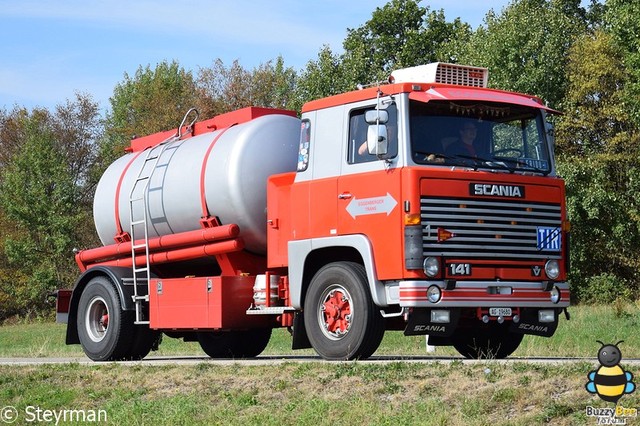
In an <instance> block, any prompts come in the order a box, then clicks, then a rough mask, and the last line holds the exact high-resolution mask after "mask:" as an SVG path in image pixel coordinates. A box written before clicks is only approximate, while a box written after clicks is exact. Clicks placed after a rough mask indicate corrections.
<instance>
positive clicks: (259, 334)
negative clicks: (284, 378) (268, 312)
mask: <svg viewBox="0 0 640 426" xmlns="http://www.w3.org/2000/svg"><path fill="white" fill-rule="evenodd" d="M270 339H271V329H270V328H254V329H251V330H246V331H239V332H237V334H236V342H235V348H234V351H233V354H234V355H235V357H236V358H255V357H257V356H258V355H260V354H261V353H262V351H264V349H265V348H266V347H267V345H268V344H269V340H270Z"/></svg>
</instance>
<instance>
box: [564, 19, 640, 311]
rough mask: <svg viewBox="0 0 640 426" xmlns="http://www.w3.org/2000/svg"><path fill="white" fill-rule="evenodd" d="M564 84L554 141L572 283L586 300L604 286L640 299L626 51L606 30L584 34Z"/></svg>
mask: <svg viewBox="0 0 640 426" xmlns="http://www.w3.org/2000/svg"><path fill="white" fill-rule="evenodd" d="M567 80H568V90H567V96H566V99H565V101H564V105H565V109H566V115H565V116H564V117H562V119H561V120H559V122H558V125H557V136H558V148H559V149H558V151H559V153H560V154H561V157H560V158H561V161H560V167H559V171H560V173H561V174H562V175H563V177H564V178H565V181H566V184H567V194H568V201H567V203H568V206H567V207H568V213H569V218H570V220H571V222H572V224H573V232H572V243H573V244H572V247H573V249H572V265H573V273H572V276H573V282H574V283H575V284H576V288H577V289H578V294H579V295H580V296H581V297H582V299H586V300H589V299H592V298H593V295H594V294H598V292H597V289H598V288H600V287H601V286H602V285H603V284H602V282H605V283H614V284H615V285H614V287H615V288H616V291H617V293H618V294H622V293H620V292H621V291H623V290H624V291H628V290H629V289H630V288H631V289H633V290H636V291H637V290H638V286H637V282H638V278H640V275H639V273H638V270H639V268H640V254H639V253H638V251H637V247H638V246H640V215H639V214H638V213H639V211H640V202H639V200H638V197H637V194H638V192H637V191H638V189H639V184H638V175H639V173H640V167H639V166H638V162H637V161H638V158H639V157H640V128H639V126H638V122H637V121H635V120H634V119H633V118H632V116H631V113H630V111H629V110H628V109H627V108H625V107H624V97H625V93H626V92H625V88H626V86H627V85H628V84H629V83H630V82H631V81H632V77H631V73H630V70H628V69H627V68H626V67H625V66H624V51H623V49H621V48H620V46H619V45H618V44H617V43H616V41H615V39H614V37H612V36H611V35H610V34H608V33H606V32H604V31H602V30H596V31H595V32H594V33H593V34H585V35H584V36H582V37H581V38H580V39H578V41H577V42H576V43H575V45H574V46H573V47H572V48H571V50H570V54H569V62H568V68H567ZM595 277H599V278H595ZM634 283H635V284H634ZM611 285H613V284H611ZM612 294H615V292H612ZM600 301H601V302H602V301H606V300H600Z"/></svg>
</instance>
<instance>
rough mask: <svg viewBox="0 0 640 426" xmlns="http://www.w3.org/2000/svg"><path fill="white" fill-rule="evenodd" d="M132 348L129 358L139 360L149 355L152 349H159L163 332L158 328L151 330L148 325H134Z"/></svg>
mask: <svg viewBox="0 0 640 426" xmlns="http://www.w3.org/2000/svg"><path fill="white" fill-rule="evenodd" d="M134 327H135V329H134V333H133V339H132V342H131V348H130V349H129V353H128V354H127V359H132V360H139V359H142V358H144V357H145V356H147V355H149V352H151V351H152V350H154V351H155V350H158V346H160V342H161V341H162V333H161V332H159V331H158V330H151V329H150V328H149V327H148V326H146V325H135V326H134Z"/></svg>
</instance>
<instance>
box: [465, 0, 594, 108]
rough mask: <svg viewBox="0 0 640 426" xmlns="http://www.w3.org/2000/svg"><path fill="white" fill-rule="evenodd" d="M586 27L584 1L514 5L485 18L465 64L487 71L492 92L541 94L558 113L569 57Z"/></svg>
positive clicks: (527, 0)
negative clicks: (572, 46)
mask: <svg viewBox="0 0 640 426" xmlns="http://www.w3.org/2000/svg"><path fill="white" fill-rule="evenodd" d="M586 27H587V22H586V11H585V10H584V9H583V8H582V7H580V0H518V1H512V2H511V3H510V4H509V5H508V6H507V7H506V8H505V9H504V10H503V11H502V13H500V14H498V13H496V12H494V11H490V12H489V13H488V14H487V15H486V17H485V26H483V27H480V28H478V30H477V31H476V32H475V33H474V34H473V36H472V37H471V41H470V43H469V44H468V45H467V46H466V47H465V48H464V49H463V52H461V56H460V59H461V61H462V62H466V63H469V64H473V65H478V66H484V67H488V68H489V70H490V83H491V85H492V86H493V87H497V88H500V89H504V90H513V91H517V92H522V93H529V94H532V95H537V96H540V97H542V98H543V99H545V100H546V101H547V102H548V103H549V104H550V105H551V106H552V107H554V108H559V107H560V106H561V104H562V101H563V99H564V96H565V93H566V90H567V83H566V79H565V76H564V70H565V68H566V66H567V61H568V55H567V53H568V51H569V48H570V47H571V45H572V43H573V41H574V40H575V39H576V37H577V36H579V35H580V34H583V33H584V32H585V31H586Z"/></svg>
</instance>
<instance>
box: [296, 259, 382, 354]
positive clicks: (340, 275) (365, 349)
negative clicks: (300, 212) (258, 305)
mask: <svg viewBox="0 0 640 426" xmlns="http://www.w3.org/2000/svg"><path fill="white" fill-rule="evenodd" d="M304 323H305V326H306V329H307V335H308V336H309V341H310V342H311V345H312V346H313V348H314V349H315V350H316V352H317V353H318V354H319V355H320V356H321V357H323V358H324V359H328V360H345V359H346V360H352V359H366V358H368V357H369V356H371V355H372V354H373V353H374V352H375V351H376V349H378V346H379V345H380V342H381V341H382V336H383V335H384V319H383V318H382V316H381V315H380V312H379V310H378V309H377V308H376V306H375V305H374V304H373V300H372V299H371V295H370V294H369V286H368V283H367V275H366V272H365V269H364V267H363V266H362V265H360V264H358V263H354V262H336V263H330V264H328V265H326V266H324V267H323V268H321V269H320V270H319V271H318V272H317V273H316V275H315V276H314V277H313V279H312V280H311V283H310V284H309V290H308V291H307V295H306V298H305V302H304Z"/></svg>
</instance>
